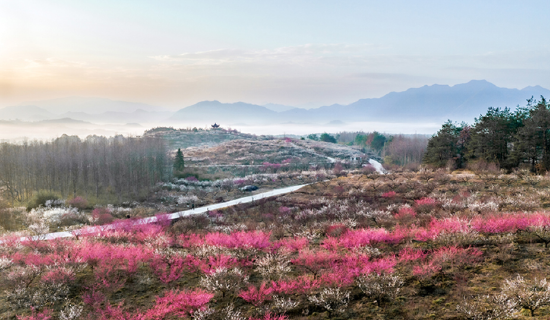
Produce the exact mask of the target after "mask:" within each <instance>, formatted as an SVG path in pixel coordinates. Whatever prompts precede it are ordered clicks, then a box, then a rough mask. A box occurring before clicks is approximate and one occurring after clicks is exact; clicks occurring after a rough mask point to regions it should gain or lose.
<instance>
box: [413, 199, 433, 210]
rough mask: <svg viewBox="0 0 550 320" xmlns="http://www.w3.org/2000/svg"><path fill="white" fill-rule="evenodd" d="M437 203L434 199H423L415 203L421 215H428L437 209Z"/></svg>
mask: <svg viewBox="0 0 550 320" xmlns="http://www.w3.org/2000/svg"><path fill="white" fill-rule="evenodd" d="M436 205H437V201H436V200H435V199H432V198H422V199H419V200H416V201H415V202H414V206H415V208H416V211H417V212H419V213H428V212H430V211H432V210H434V209H435V207H436Z"/></svg>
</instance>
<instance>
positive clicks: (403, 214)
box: [394, 207, 416, 219]
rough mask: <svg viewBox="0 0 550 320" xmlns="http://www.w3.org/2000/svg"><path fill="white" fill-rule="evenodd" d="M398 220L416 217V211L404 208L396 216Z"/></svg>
mask: <svg viewBox="0 0 550 320" xmlns="http://www.w3.org/2000/svg"><path fill="white" fill-rule="evenodd" d="M394 217H395V218H396V219H406V218H414V217H416V211H414V209H413V208H410V207H403V208H401V209H399V211H398V212H397V213H396V214H395V215H394Z"/></svg>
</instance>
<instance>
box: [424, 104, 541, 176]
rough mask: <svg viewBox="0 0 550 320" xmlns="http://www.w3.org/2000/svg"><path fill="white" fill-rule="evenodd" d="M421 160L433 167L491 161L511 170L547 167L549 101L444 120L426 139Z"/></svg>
mask: <svg viewBox="0 0 550 320" xmlns="http://www.w3.org/2000/svg"><path fill="white" fill-rule="evenodd" d="M423 162H424V163H425V164H428V165H433V166H436V167H444V166H449V167H456V168H461V167H466V166H468V165H471V164H475V163H480V162H481V163H494V164H495V165H496V166H498V167H500V168H503V169H507V170H511V169H513V168H517V167H519V166H529V168H530V169H531V170H532V171H533V172H545V171H548V170H550V104H549V103H548V102H547V101H546V99H545V98H544V97H541V99H540V100H538V101H537V100H536V99H533V98H531V99H529V100H527V105H526V106H525V107H518V108H516V110H515V111H511V110H510V109H509V108H503V109H501V108H493V107H491V108H489V109H488V111H487V113H486V114H485V115H481V116H480V117H479V118H476V119H475V122H474V124H473V125H468V124H466V123H461V124H457V123H453V122H452V121H450V120H449V121H447V122H446V123H444V124H443V126H442V128H441V130H439V131H438V132H437V134H435V135H434V136H433V137H432V138H431V139H430V140H429V142H428V148H427V150H426V154H425V155H424V159H423Z"/></svg>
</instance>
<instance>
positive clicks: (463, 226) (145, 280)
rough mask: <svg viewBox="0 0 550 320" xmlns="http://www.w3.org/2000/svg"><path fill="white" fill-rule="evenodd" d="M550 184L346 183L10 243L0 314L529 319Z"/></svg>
mask: <svg viewBox="0 0 550 320" xmlns="http://www.w3.org/2000/svg"><path fill="white" fill-rule="evenodd" d="M549 185H550V179H548V178H547V177H533V176H529V175H527V174H526V173H517V174H514V175H498V176H497V175H493V176H489V175H474V174H461V175H451V174H447V173H445V172H427V171H422V172H420V173H394V174H391V175H386V176H380V175H376V174H369V175H355V176H352V175H350V176H348V177H340V178H337V179H333V180H331V181H328V182H322V183H317V184H314V185H311V186H308V187H306V188H304V189H303V190H300V191H298V192H297V193H295V194H291V195H286V196H281V197H278V198H272V199H266V200H263V201H259V202H257V203H255V204H247V205H241V206H238V207H231V208H227V209H225V210H223V211H215V212H210V213H209V214H207V215H201V216H195V217H188V218H182V219H180V220H178V221H176V222H170V221H168V220H167V219H164V218H163V217H164V216H163V215H162V214H161V215H159V216H158V217H159V222H158V223H155V224H146V225H143V224H137V223H135V220H132V219H127V220H119V221H115V222H114V224H115V226H116V228H114V229H111V228H105V226H95V227H90V228H88V229H86V230H85V231H83V232H79V233H78V234H75V237H74V238H70V239H59V240H52V241H43V240H38V239H36V240H21V238H20V237H19V236H18V235H7V236H5V237H3V238H2V243H1V244H0V281H1V282H0V287H1V288H2V292H0V312H1V318H2V319H62V320H67V319H128V320H129V319H179V318H192V319H323V318H331V319H333V318H334V319H365V318H367V319H443V318H444V319H508V318H518V317H520V318H521V317H530V316H535V317H539V318H541V319H542V318H543V317H548V315H549V314H550V308H548V307H549V306H550V284H547V283H546V279H545V277H546V274H547V273H548V271H550V267H549V265H550V259H548V251H547V248H546V247H547V246H548V243H550V212H546V211H545V210H544V208H543V207H544V206H545V203H546V202H547V201H548V199H550V192H548V191H547V190H548V186H549ZM526 297H527V298H526Z"/></svg>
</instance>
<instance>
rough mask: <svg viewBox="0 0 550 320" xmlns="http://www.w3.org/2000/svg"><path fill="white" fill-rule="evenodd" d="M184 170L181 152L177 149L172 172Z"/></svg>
mask: <svg viewBox="0 0 550 320" xmlns="http://www.w3.org/2000/svg"><path fill="white" fill-rule="evenodd" d="M184 168H185V162H184V160H183V152H181V149H179V148H178V152H176V159H175V160H174V170H175V171H183V169H184Z"/></svg>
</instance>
